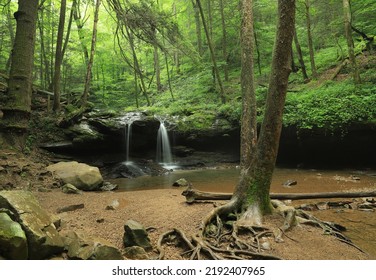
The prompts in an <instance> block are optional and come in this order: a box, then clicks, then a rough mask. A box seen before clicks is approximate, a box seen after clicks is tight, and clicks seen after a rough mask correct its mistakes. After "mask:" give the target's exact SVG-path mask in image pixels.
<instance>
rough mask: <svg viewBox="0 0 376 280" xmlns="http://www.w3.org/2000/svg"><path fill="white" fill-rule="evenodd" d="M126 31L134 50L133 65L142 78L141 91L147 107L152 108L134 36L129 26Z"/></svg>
mask: <svg viewBox="0 0 376 280" xmlns="http://www.w3.org/2000/svg"><path fill="white" fill-rule="evenodd" d="M125 30H126V32H127V37H128V41H129V45H130V47H131V50H132V55H133V63H134V71H135V72H136V73H137V74H138V76H139V77H140V82H141V89H142V92H143V94H144V96H145V99H146V102H147V105H148V106H150V99H149V96H148V94H147V89H146V85H145V81H144V77H143V74H142V71H141V68H140V63H139V61H138V57H137V53H136V48H135V46H134V40H133V36H132V34H131V33H130V31H129V28H128V27H127V26H125Z"/></svg>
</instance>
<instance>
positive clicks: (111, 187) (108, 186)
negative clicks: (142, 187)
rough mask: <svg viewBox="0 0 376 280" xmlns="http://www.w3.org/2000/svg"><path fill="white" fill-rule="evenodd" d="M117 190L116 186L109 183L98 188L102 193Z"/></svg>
mask: <svg viewBox="0 0 376 280" xmlns="http://www.w3.org/2000/svg"><path fill="white" fill-rule="evenodd" d="M117 188H118V185H116V184H112V183H110V182H104V183H103V186H102V187H100V190H101V191H103V192H109V191H114V190H116V189H117Z"/></svg>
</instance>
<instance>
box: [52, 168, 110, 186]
mask: <svg viewBox="0 0 376 280" xmlns="http://www.w3.org/2000/svg"><path fill="white" fill-rule="evenodd" d="M47 170H48V171H51V172H52V173H53V174H54V175H55V176H57V177H58V178H60V179H61V180H63V182H64V183H65V184H72V185H74V186H75V187H76V188H77V189H79V190H83V191H96V190H99V188H100V187H101V186H102V184H103V178H102V175H101V173H100V171H99V169H98V167H93V166H90V165H87V164H85V163H78V162H77V161H70V162H59V163H55V164H52V165H49V166H48V167H47Z"/></svg>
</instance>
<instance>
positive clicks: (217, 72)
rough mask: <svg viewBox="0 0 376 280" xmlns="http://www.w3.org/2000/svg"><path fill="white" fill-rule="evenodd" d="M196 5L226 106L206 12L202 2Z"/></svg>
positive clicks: (221, 96)
mask: <svg viewBox="0 0 376 280" xmlns="http://www.w3.org/2000/svg"><path fill="white" fill-rule="evenodd" d="M196 4H197V6H198V9H199V11H200V15H201V20H202V25H203V26H204V30H205V34H206V39H207V41H208V45H209V50H210V55H211V59H212V62H213V67H214V72H215V75H216V77H217V81H218V86H219V91H220V92H219V95H220V98H221V101H222V103H223V104H224V103H226V97H225V90H224V88H223V84H222V79H221V76H220V75H219V70H218V66H217V61H216V59H215V53H214V48H213V44H212V42H211V39H210V35H209V30H208V27H207V26H206V22H205V16H204V12H203V10H202V6H201V2H200V0H196Z"/></svg>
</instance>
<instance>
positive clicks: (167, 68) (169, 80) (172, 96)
mask: <svg viewBox="0 0 376 280" xmlns="http://www.w3.org/2000/svg"><path fill="white" fill-rule="evenodd" d="M164 57H165V63H166V72H167V82H168V89H169V91H170V94H171V98H172V100H175V97H174V93H173V91H172V86H171V77H170V67H169V66H168V59H167V52H165V53H164Z"/></svg>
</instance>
